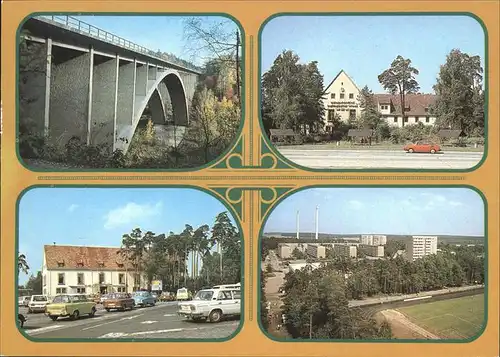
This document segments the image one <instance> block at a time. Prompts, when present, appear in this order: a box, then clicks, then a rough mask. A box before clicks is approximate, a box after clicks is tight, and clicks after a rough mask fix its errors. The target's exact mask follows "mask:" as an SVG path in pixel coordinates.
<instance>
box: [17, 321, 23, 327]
mask: <svg viewBox="0 0 500 357" xmlns="http://www.w3.org/2000/svg"><path fill="white" fill-rule="evenodd" d="M17 321H18V322H19V325H20V326H21V328H23V327H24V320H21V319H19V320H17Z"/></svg>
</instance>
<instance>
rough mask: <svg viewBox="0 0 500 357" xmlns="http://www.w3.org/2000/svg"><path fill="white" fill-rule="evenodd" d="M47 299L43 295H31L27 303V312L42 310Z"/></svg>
mask: <svg viewBox="0 0 500 357" xmlns="http://www.w3.org/2000/svg"><path fill="white" fill-rule="evenodd" d="M48 302H49V299H48V298H47V296H45V295H32V296H31V299H30V301H29V303H28V313H29V314H31V313H32V312H44V311H45V307H46V306H47V303H48Z"/></svg>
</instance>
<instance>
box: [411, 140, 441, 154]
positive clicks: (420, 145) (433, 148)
mask: <svg viewBox="0 0 500 357" xmlns="http://www.w3.org/2000/svg"><path fill="white" fill-rule="evenodd" d="M403 150H404V151H406V152H409V153H414V152H420V153H431V154H435V153H437V152H439V151H441V147H440V146H439V145H437V144H429V143H426V142H423V141H417V142H416V143H415V144H408V145H406V146H405V147H404V148H403Z"/></svg>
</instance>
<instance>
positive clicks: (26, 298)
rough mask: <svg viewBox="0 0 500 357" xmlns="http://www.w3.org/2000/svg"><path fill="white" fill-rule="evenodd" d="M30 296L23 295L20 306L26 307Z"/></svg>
mask: <svg viewBox="0 0 500 357" xmlns="http://www.w3.org/2000/svg"><path fill="white" fill-rule="evenodd" d="M30 300H31V296H23V303H22V306H25V307H28V304H29V303H30Z"/></svg>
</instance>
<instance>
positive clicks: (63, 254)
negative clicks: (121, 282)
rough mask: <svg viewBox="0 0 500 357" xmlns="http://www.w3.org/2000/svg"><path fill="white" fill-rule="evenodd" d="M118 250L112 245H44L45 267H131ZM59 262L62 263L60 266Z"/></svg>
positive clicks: (121, 268) (118, 268)
mask: <svg viewBox="0 0 500 357" xmlns="http://www.w3.org/2000/svg"><path fill="white" fill-rule="evenodd" d="M119 252H120V248H114V247H83V246H71V245H45V246H44V254H45V264H46V265H47V269H91V270H126V269H133V266H132V264H131V262H130V261H128V260H127V259H125V258H124V257H123V256H122V255H121V254H119ZM61 263H62V264H64V265H63V266H60V264H61ZM101 264H103V266H102V265H101ZM121 264H123V265H121Z"/></svg>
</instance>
